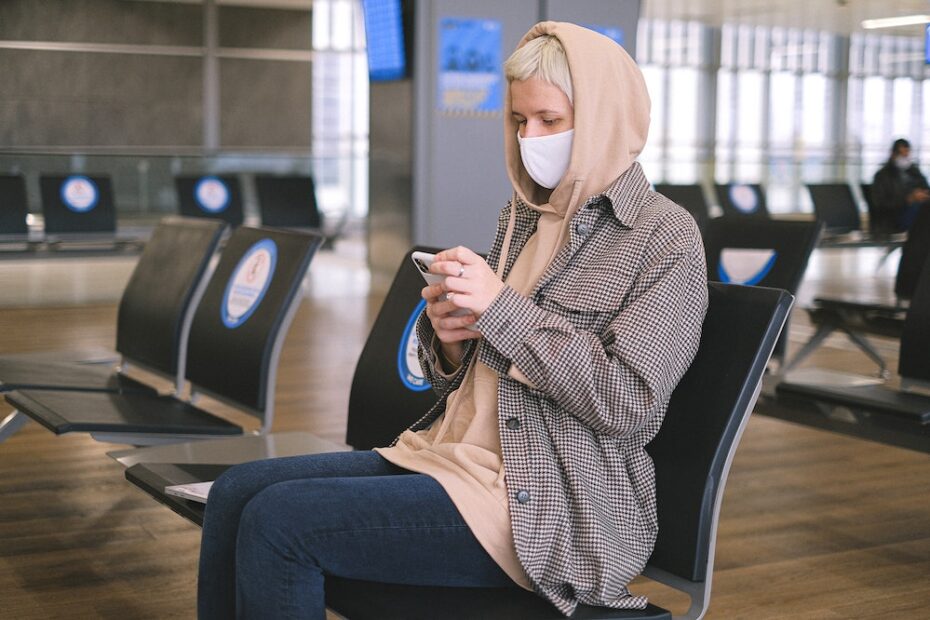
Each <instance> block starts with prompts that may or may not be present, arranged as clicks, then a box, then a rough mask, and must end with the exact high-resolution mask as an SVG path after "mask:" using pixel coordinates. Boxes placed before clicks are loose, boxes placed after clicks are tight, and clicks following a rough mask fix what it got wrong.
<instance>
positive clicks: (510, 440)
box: [199, 22, 707, 618]
mask: <svg viewBox="0 0 930 620" xmlns="http://www.w3.org/2000/svg"><path fill="white" fill-rule="evenodd" d="M505 74H506V76H507V79H508V83H509V91H508V93H507V96H506V97H505V102H506V103H505V105H506V114H505V148H506V152H505V157H506V162H507V166H508V172H509V175H510V179H511V181H512V183H513V189H514V194H513V198H512V200H511V201H510V203H509V204H508V205H507V207H505V208H504V210H503V212H502V213H501V218H500V221H499V226H498V232H497V235H496V238H495V241H494V245H493V248H492V250H491V253H490V255H489V257H488V261H487V262H485V261H484V260H483V259H481V257H479V256H478V255H477V254H475V253H474V252H472V251H471V250H468V249H466V248H462V247H458V248H453V249H450V250H446V251H444V252H441V253H439V254H438V255H437V260H436V261H435V262H434V263H433V266H432V267H431V269H432V270H433V271H435V272H436V273H440V274H445V275H446V276H447V277H446V278H445V280H444V281H443V283H442V284H441V285H436V286H428V287H426V288H424V289H423V297H424V298H425V299H426V300H427V309H426V312H425V313H424V315H423V316H421V317H420V320H419V322H418V324H417V329H418V335H419V338H420V342H421V343H425V344H426V346H422V347H421V350H420V357H421V364H422V365H423V367H424V372H426V374H427V377H428V379H429V380H430V382H431V383H432V385H433V386H434V388H435V389H437V391H438V392H439V394H440V399H439V402H438V403H437V405H436V406H435V407H433V409H432V410H431V411H430V412H428V413H427V414H426V415H425V416H424V417H423V418H422V419H421V420H419V421H418V422H417V423H416V424H414V425H413V426H412V427H411V428H410V429H409V430H408V431H406V432H404V433H403V434H402V435H401V436H400V437H399V438H398V439H397V441H396V442H395V444H394V445H393V446H392V447H390V448H383V449H379V450H376V451H373V452H355V453H341V454H329V455H316V456H305V457H294V458H288V459H275V460H270V461H262V462H256V463H249V464H246V465H242V466H238V467H235V468H232V469H231V470H229V471H228V472H227V473H226V474H225V475H224V476H222V477H221V478H220V479H219V480H217V481H216V483H215V484H214V486H213V489H212V491H211V494H210V498H209V501H208V503H207V509H206V514H205V519H204V532H203V545H202V549H201V567H200V587H199V611H200V614H201V616H202V617H217V618H219V617H231V616H232V615H233V614H234V613H238V614H239V615H241V616H245V617H252V616H262V615H264V616H269V617H280V616H284V617H286V616H288V615H289V614H290V615H295V616H299V617H313V618H322V617H323V613H324V612H323V609H324V606H323V587H324V576H325V575H337V576H342V577H349V578H356V579H365V580H371V581H388V582H399V583H412V584H423V585H460V586H502V585H514V584H515V585H518V586H521V587H525V588H529V589H532V590H534V591H535V592H537V593H538V594H540V595H541V596H544V597H545V598H547V599H548V600H549V601H551V602H552V603H553V604H554V605H555V606H556V607H557V608H558V609H559V610H560V611H561V612H563V613H565V614H570V613H572V611H573V610H574V609H575V607H576V606H577V604H578V603H585V604H593V605H607V606H611V607H617V608H641V607H643V606H645V604H646V601H645V599H644V598H642V597H635V596H632V595H631V594H630V593H629V591H628V590H627V589H626V584H627V583H628V582H629V581H630V580H631V579H632V578H633V577H635V576H636V575H637V574H639V572H640V571H641V569H642V568H643V566H644V565H645V563H646V560H647V559H648V557H649V555H650V553H651V550H652V546H653V543H654V541H655V536H656V528H657V525H656V506H655V483H654V477H653V469H652V462H651V460H650V458H649V456H648V454H647V453H646V451H645V449H644V446H645V445H646V444H647V443H648V442H649V441H650V440H651V439H652V437H653V436H655V434H656V432H657V431H658V429H659V426H660V424H661V422H662V418H663V415H664V412H665V408H666V404H667V402H668V399H669V396H670V395H671V392H672V390H673V388H674V387H675V385H676V384H677V382H678V380H679V379H680V378H681V376H682V375H683V374H684V372H685V370H686V369H687V367H688V365H689V364H690V362H691V359H692V358H693V356H694V353H695V352H696V350H697V346H698V341H699V337H700V327H701V323H702V320H703V316H704V311H705V308H706V303H707V284H706V274H705V266H704V253H703V248H702V244H701V240H700V236H699V235H698V232H697V227H696V225H695V224H694V221H693V220H692V219H691V218H690V216H689V215H688V214H687V213H686V212H685V211H684V210H682V209H680V208H678V207H677V206H675V205H674V204H672V203H671V202H669V201H668V200H667V199H665V198H663V197H662V196H660V195H659V194H656V193H654V192H651V191H650V189H649V184H648V182H647V181H646V179H645V177H644V176H643V173H642V170H641V169H640V167H639V165H638V164H636V163H635V162H634V158H635V157H636V155H637V154H638V153H639V152H640V150H641V149H642V147H643V144H644V143H645V140H646V134H647V130H648V124H649V98H648V95H647V93H646V89H645V85H644V83H643V79H642V76H641V74H640V72H639V70H638V69H637V67H636V65H635V63H633V61H632V59H630V57H629V56H628V55H627V54H626V53H625V52H624V51H623V50H622V49H621V48H620V47H619V46H618V45H616V44H615V43H614V42H613V41H611V40H610V39H607V38H606V37H603V36H601V35H599V34H596V33H594V32H593V31H590V30H587V29H585V28H581V27H578V26H574V25H571V24H562V23H553V22H545V23H541V24H538V25H536V26H535V27H533V28H532V29H531V30H530V31H529V32H528V33H527V35H526V36H525V37H524V38H523V40H522V41H521V43H520V46H519V47H518V49H517V51H516V52H515V53H514V54H513V56H511V58H510V59H509V60H508V61H507V63H506V64H505ZM461 308H466V309H467V310H470V311H471V313H470V314H469V315H467V316H452V312H454V311H455V310H458V309H461Z"/></svg>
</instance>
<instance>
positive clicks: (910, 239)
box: [894, 206, 930, 299]
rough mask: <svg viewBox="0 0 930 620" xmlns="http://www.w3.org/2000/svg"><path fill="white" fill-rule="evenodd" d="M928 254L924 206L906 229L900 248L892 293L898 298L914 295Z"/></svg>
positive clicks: (929, 219) (929, 213)
mask: <svg viewBox="0 0 930 620" xmlns="http://www.w3.org/2000/svg"><path fill="white" fill-rule="evenodd" d="M928 254H930V207H928V206H924V207H922V208H921V209H920V210H919V211H918V212H917V216H916V217H915V218H914V222H913V223H912V224H911V227H910V228H909V229H908V231H907V239H906V240H905V241H904V247H902V248H901V261H900V262H899V263H898V273H897V275H896V276H895V282H894V294H895V295H897V296H898V298H900V299H910V298H911V297H913V296H914V291H915V289H916V288H917V281H918V279H919V278H920V274H921V272H922V271H923V268H924V263H925V262H926V259H927V255H928Z"/></svg>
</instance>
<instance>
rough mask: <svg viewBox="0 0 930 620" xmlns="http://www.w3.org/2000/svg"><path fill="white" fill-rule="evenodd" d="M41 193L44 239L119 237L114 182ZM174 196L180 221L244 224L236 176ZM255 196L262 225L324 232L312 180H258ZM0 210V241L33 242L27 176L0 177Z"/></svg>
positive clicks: (196, 182) (65, 180) (48, 187)
mask: <svg viewBox="0 0 930 620" xmlns="http://www.w3.org/2000/svg"><path fill="white" fill-rule="evenodd" d="M39 187H40V194H41V205H42V216H43V221H44V224H43V232H44V235H45V238H46V239H48V238H58V237H61V238H64V239H67V238H68V237H69V236H84V237H86V236H87V235H92V234H104V235H106V234H109V235H112V234H114V233H116V230H117V226H116V224H117V221H116V220H117V210H116V205H115V203H114V199H113V182H112V179H111V178H110V176H108V175H104V174H88V175H84V174H72V175H42V176H41V177H40V178H39ZM175 190H176V192H177V199H178V212H179V213H180V214H181V215H185V216H188V217H203V218H211V219H219V220H222V221H224V222H226V223H228V224H230V225H231V226H239V225H241V224H242V223H243V221H244V220H245V216H244V210H243V198H242V196H243V189H242V181H241V179H240V178H239V177H238V176H237V175H206V176H178V177H176V178H175ZM255 193H256V196H257V198H258V206H259V211H260V216H261V222H262V224H263V225H265V226H275V227H283V228H308V229H317V230H319V229H321V228H322V226H323V217H322V215H321V213H320V210H319V209H318V207H317V201H316V194H315V190H314V184H313V178H312V177H309V176H298V175H291V176H277V175H257V176H255ZM0 205H2V207H3V208H2V209H0V241H4V240H5V241H22V240H29V239H30V238H32V236H30V226H29V206H28V200H27V193H26V179H25V177H24V176H22V175H0Z"/></svg>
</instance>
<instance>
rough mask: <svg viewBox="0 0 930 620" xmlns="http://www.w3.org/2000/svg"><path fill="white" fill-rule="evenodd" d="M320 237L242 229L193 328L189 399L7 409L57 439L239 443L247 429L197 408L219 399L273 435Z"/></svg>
mask: <svg viewBox="0 0 930 620" xmlns="http://www.w3.org/2000/svg"><path fill="white" fill-rule="evenodd" d="M320 242H321V237H320V236H319V235H315V234H310V233H297V232H290V231H284V230H275V229H264V228H250V227H240V228H239V229H237V230H236V231H235V232H234V233H233V234H232V235H231V236H230V238H229V241H228V242H227V244H226V246H225V248H224V249H223V253H222V255H221V257H220V261H219V263H218V264H217V266H216V270H215V272H214V274H213V277H212V278H211V279H210V283H209V284H208V285H207V289H206V291H205V292H204V294H203V299H202V300H201V302H200V304H199V305H198V307H197V310H196V312H195V314H194V317H193V321H192V323H191V328H190V335H189V340H188V348H187V361H186V366H185V377H186V379H187V380H188V381H189V382H190V384H191V385H190V399H189V400H183V399H182V398H181V397H180V395H177V394H171V395H166V396H155V395H150V394H135V393H133V394H118V393H117V394H113V393H97V392H65V391H40V390H16V391H13V392H9V393H7V394H6V400H7V402H8V403H10V404H11V405H12V406H13V407H14V408H15V409H16V410H17V411H18V412H20V413H21V414H24V415H26V416H28V417H30V418H32V419H34V420H35V421H37V422H39V423H40V424H42V425H43V426H45V427H46V428H48V429H49V430H51V431H53V432H55V433H56V434H62V433H68V432H88V433H90V434H91V435H92V436H93V437H94V438H95V439H98V440H101V441H112V442H115V443H132V444H135V445H147V444H153V443H172V442H178V441H183V440H185V439H204V438H209V437H214V436H228V435H239V434H241V433H242V432H243V429H242V428H241V427H240V426H239V425H237V424H234V423H232V422H230V421H227V420H226V419H224V418H221V417H218V416H216V415H213V414H212V413H210V412H208V411H206V410H204V409H201V408H200V407H198V406H197V405H195V404H194V403H195V402H196V401H197V400H198V399H199V398H200V397H201V396H208V397H212V398H215V399H216V400H219V401H221V402H224V403H226V404H228V405H231V406H233V407H234V408H236V410H237V411H239V412H241V413H244V414H247V415H251V416H253V417H255V418H258V420H259V421H260V432H261V433H263V434H264V433H266V432H267V431H268V430H269V429H270V427H271V424H272V421H273V417H274V387H275V379H276V373H277V367H278V359H279V356H280V352H281V346H282V344H283V341H284V336H285V335H286V333H287V329H288V326H289V325H290V323H291V320H292V319H293V317H294V314H295V312H296V310H297V306H298V305H299V302H300V299H301V295H300V294H299V293H300V291H301V288H302V287H301V285H302V282H303V279H304V276H305V275H306V272H307V268H308V266H309V264H310V260H311V258H312V257H313V254H314V252H315V251H316V249H317V247H318V246H319V244H320Z"/></svg>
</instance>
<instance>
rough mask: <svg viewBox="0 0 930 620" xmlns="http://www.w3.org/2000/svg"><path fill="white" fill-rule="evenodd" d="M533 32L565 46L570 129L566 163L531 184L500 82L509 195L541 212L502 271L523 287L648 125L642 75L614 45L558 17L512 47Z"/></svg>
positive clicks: (622, 165) (625, 162)
mask: <svg viewBox="0 0 930 620" xmlns="http://www.w3.org/2000/svg"><path fill="white" fill-rule="evenodd" d="M541 35H554V36H555V37H557V38H558V39H559V41H560V42H561V43H562V47H563V48H564V49H565V54H566V56H567V58H568V66H569V68H570V70H571V77H572V90H573V98H574V102H573V105H574V113H575V118H574V125H575V136H574V139H573V143H572V155H571V160H570V162H569V165H568V170H567V171H566V172H565V175H564V176H563V177H562V180H561V181H560V182H559V184H558V185H557V186H556V187H555V188H554V189H553V190H552V191H551V193H550V192H549V190H547V189H545V188H542V187H540V186H539V185H537V184H536V182H535V181H533V179H532V178H530V175H529V174H528V173H527V172H526V169H525V168H524V167H523V161H522V159H521V158H520V145H519V144H518V143H517V129H518V125H517V123H516V121H515V120H514V119H513V116H512V115H511V109H510V86H509V84H508V87H507V92H506V93H505V95H504V156H505V158H506V162H507V173H508V175H509V176H510V182H511V183H512V184H513V189H514V199H515V200H516V199H519V200H522V201H523V202H525V203H526V204H527V206H529V207H530V208H531V209H534V210H536V211H539V212H540V214H541V215H540V218H539V224H538V226H537V230H536V234H534V235H533V237H532V238H530V240H529V242H528V243H527V245H526V246H525V247H524V248H523V250H522V251H521V252H520V256H519V258H518V259H517V262H516V264H515V265H514V268H513V270H512V271H511V273H510V274H509V276H508V278H507V284H509V285H510V286H512V287H513V288H514V289H516V290H517V291H519V292H521V293H523V294H524V295H526V294H529V293H530V292H531V291H532V289H533V287H534V286H535V284H536V282H537V281H538V280H539V278H540V276H541V275H542V273H543V271H545V269H546V267H547V266H548V265H549V263H550V262H552V259H553V258H555V256H556V254H557V253H558V251H559V250H560V249H561V248H562V246H563V245H565V243H566V241H567V240H568V227H569V224H570V222H571V218H572V216H573V215H574V214H575V213H576V212H577V211H578V209H579V208H580V207H581V205H582V204H584V202H585V201H586V200H587V199H588V198H590V197H591V196H594V195H596V194H599V193H601V192H603V191H604V190H606V189H607V188H608V187H609V186H610V185H611V184H612V183H613V182H614V181H616V180H617V178H618V177H619V176H620V175H621V174H623V173H624V172H625V171H626V170H627V168H629V167H630V166H631V165H632V164H633V161H634V160H635V159H636V156H637V155H639V153H640V151H642V150H643V146H644V145H645V144H646V136H647V134H648V132H649V107H650V101H649V94H648V93H647V92H646V83H645V81H644V80H643V75H642V73H641V72H640V70H639V67H637V66H636V63H635V62H634V61H633V59H632V58H630V55H629V54H627V53H626V51H625V50H624V49H623V48H622V47H620V46H619V45H617V44H616V43H615V42H614V41H613V40H611V39H609V38H608V37H605V36H604V35H601V34H598V33H596V32H593V31H592V30H589V29H588V28H582V27H581V26H577V25H575V24H569V23H564V22H541V23H539V24H536V25H535V26H533V27H532V28H531V29H530V31H529V32H527V33H526V35H524V37H523V39H522V40H521V41H520V43H519V44H518V45H517V47H518V48H519V47H522V46H523V45H525V44H526V43H527V42H528V41H531V40H533V39H535V38H536V37H538V36H541ZM547 194H548V195H547ZM514 217H515V210H511V213H510V225H509V226H508V235H507V237H505V240H504V248H503V251H502V252H503V254H502V256H501V260H500V265H501V267H500V269H503V265H505V264H506V263H507V252H508V249H509V248H508V246H509V241H510V232H512V230H513V227H514V223H515V221H514Z"/></svg>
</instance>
